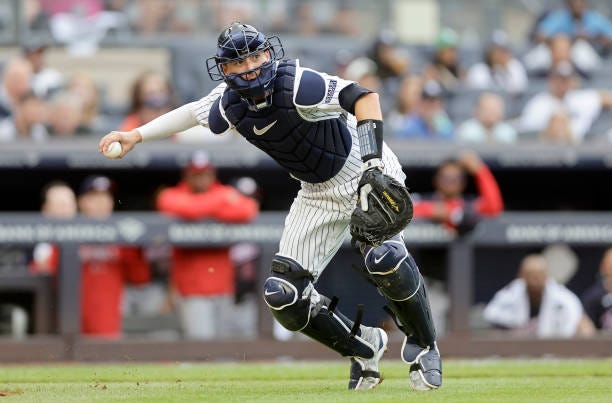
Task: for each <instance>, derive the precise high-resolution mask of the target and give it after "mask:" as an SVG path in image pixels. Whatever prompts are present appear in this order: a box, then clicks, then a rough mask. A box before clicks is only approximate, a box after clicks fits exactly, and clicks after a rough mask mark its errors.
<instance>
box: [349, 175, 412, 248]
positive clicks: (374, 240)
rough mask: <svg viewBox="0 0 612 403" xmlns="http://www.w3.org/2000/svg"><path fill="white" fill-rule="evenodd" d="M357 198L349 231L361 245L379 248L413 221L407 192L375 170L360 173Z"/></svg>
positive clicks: (388, 177)
mask: <svg viewBox="0 0 612 403" xmlns="http://www.w3.org/2000/svg"><path fill="white" fill-rule="evenodd" d="M357 196H358V200H357V206H356V208H355V210H354V211H353V214H352V215H351V223H350V231H351V236H352V237H353V238H355V239H356V240H358V241H360V242H364V243H367V244H369V245H373V246H377V245H380V244H381V243H382V242H383V241H385V240H386V239H389V238H391V237H392V236H393V235H395V234H397V233H399V232H400V231H402V230H403V229H404V228H405V227H406V226H407V225H408V224H409V223H410V220H411V219H412V211H413V209H412V200H411V199H410V193H408V189H406V187H405V186H404V185H402V184H401V183H399V182H398V181H397V180H395V179H394V178H392V177H390V176H388V175H385V174H384V173H383V172H382V170H380V169H378V168H372V169H369V170H367V171H365V172H364V173H363V175H362V176H361V180H360V181H359V188H358V193H357Z"/></svg>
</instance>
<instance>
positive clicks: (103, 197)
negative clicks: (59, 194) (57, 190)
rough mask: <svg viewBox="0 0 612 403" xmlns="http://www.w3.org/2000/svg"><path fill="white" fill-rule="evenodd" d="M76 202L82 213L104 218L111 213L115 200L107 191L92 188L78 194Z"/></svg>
mask: <svg viewBox="0 0 612 403" xmlns="http://www.w3.org/2000/svg"><path fill="white" fill-rule="evenodd" d="M78 204H79V210H80V211H81V213H82V214H83V215H86V216H88V217H93V218H97V219H105V218H107V217H108V216H110V215H111V214H112V212H113V208H114V205H115V202H114V200H113V196H112V195H111V194H110V193H109V192H106V191H98V190H93V191H89V192H87V193H85V194H83V195H81V196H79V199H78Z"/></svg>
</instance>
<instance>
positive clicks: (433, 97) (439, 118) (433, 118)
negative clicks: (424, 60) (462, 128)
mask: <svg viewBox="0 0 612 403" xmlns="http://www.w3.org/2000/svg"><path fill="white" fill-rule="evenodd" d="M390 123H392V126H391V132H392V133H393V136H394V137H397V138H406V139H423V140H452V139H453V130H454V129H453V123H452V122H451V120H450V118H449V117H448V114H447V113H446V111H445V110H444V104H443V101H442V88H441V87H440V84H438V83H437V82H436V81H428V82H426V83H424V84H423V89H422V91H421V99H420V101H419V102H418V105H417V107H416V109H415V111H414V112H413V113H411V114H410V115H408V116H404V117H403V118H402V119H394V121H393V122H390Z"/></svg>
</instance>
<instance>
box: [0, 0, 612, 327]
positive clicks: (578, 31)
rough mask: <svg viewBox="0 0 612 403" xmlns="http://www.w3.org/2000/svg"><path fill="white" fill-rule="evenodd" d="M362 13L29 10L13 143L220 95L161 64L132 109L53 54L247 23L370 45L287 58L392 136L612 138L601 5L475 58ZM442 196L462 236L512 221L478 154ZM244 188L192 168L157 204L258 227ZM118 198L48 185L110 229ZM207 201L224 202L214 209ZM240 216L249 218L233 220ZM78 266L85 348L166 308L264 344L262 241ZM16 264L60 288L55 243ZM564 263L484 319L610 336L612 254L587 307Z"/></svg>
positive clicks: (168, 6)
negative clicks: (374, 99)
mask: <svg viewBox="0 0 612 403" xmlns="http://www.w3.org/2000/svg"><path fill="white" fill-rule="evenodd" d="M365 3H367V2H360V1H354V2H351V1H336V2H328V1H322V0H312V1H297V0H278V1H262V2H259V1H248V0H208V1H197V0H192V1H190V0H186V1H176V2H175V1H165V0H105V1H104V0H78V1H77V0H55V1H51V0H25V1H23V2H21V3H20V4H21V12H22V15H23V17H24V19H25V22H26V25H27V28H28V30H29V32H31V33H33V34H36V35H29V36H26V37H24V38H23V40H21V42H20V47H19V52H18V54H17V55H12V56H10V57H7V58H6V59H4V60H0V62H1V63H2V66H1V80H0V147H1V143H3V142H5V143H6V142H15V141H35V142H44V141H49V140H52V139H56V138H57V139H66V138H76V137H83V138H84V137H87V136H90V137H91V138H92V139H93V138H95V139H98V138H99V137H100V136H101V135H102V134H105V133H106V132H108V131H111V130H131V129H133V128H136V127H138V126H140V125H142V124H144V123H147V122H149V121H150V120H152V119H154V118H155V117H157V116H160V115H162V114H163V113H165V112H167V111H169V110H171V109H173V108H175V107H177V106H179V105H180V104H182V103H183V102H188V101H193V100H194V96H204V95H206V94H205V93H202V94H197V95H196V94H193V92H191V91H192V90H193V88H197V87H199V86H201V83H196V82H189V81H188V82H187V84H186V85H179V83H178V80H177V74H179V73H177V72H176V71H171V72H170V74H168V75H165V74H164V73H162V72H161V71H162V69H161V68H159V67H160V66H151V68H149V69H146V70H143V71H138V72H135V73H138V76H137V77H136V79H135V80H134V81H133V83H132V85H131V86H130V88H125V89H124V94H125V95H124V101H123V102H119V103H113V102H111V101H110V100H109V98H108V97H107V91H106V88H104V84H103V83H100V82H97V81H96V79H95V78H94V77H93V76H92V75H91V74H90V73H88V72H87V71H86V70H85V69H84V70H82V71H80V72H78V73H71V74H70V75H68V74H66V73H65V72H63V71H61V70H60V69H58V68H57V67H56V66H53V65H50V64H49V63H48V62H47V57H46V56H47V55H48V51H49V50H50V49H58V48H60V47H64V46H65V47H66V49H67V51H68V52H70V53H71V54H75V55H79V56H80V57H88V55H89V56H91V55H92V54H93V55H95V52H96V51H97V49H99V46H100V44H101V43H103V40H104V39H105V38H108V37H109V36H112V37H114V38H130V37H131V36H132V35H139V36H140V37H147V36H151V37H154V36H155V35H158V34H173V35H178V36H180V35H187V34H188V35H199V34H203V32H205V33H206V34H207V35H209V36H210V37H213V38H216V33H217V31H218V30H219V29H221V28H222V27H224V26H226V25H227V23H228V22H230V21H232V20H241V21H243V22H246V23H254V24H256V25H257V26H258V27H260V28H261V29H262V30H263V31H264V32H268V33H273V34H275V33H279V34H281V39H283V38H284V36H283V34H287V35H288V36H289V35H290V34H291V35H295V34H297V35H299V36H300V37H303V38H307V37H315V38H316V37H318V36H319V35H340V36H346V37H349V38H359V41H358V46H353V47H352V48H350V49H334V50H333V53H332V55H333V56H332V57H329V56H330V54H329V53H326V52H327V50H325V51H324V50H323V49H316V48H312V49H308V50H307V51H304V50H302V51H301V53H302V54H294V53H291V50H289V56H290V57H297V56H303V57H304V58H310V60H309V61H315V63H314V65H315V67H321V69H322V70H323V71H327V72H329V73H335V74H337V75H339V76H341V77H344V78H347V79H350V80H355V81H358V82H360V83H361V84H362V85H363V86H365V87H367V88H370V89H372V90H375V91H377V92H379V93H380V94H381V100H382V103H383V108H384V113H385V122H386V123H385V136H386V138H387V139H390V140H395V141H407V142H408V141H435V142H455V143H463V144H466V145H474V144H483V143H489V144H500V145H504V144H513V143H517V142H543V143H555V144H579V143H588V142H594V141H612V110H611V109H612V15H609V14H605V13H601V12H600V11H598V10H595V9H594V8H593V7H592V4H591V3H592V2H589V1H588V0H559V1H556V2H554V6H553V7H549V8H543V9H542V10H540V13H539V15H538V16H537V17H536V18H534V20H533V23H532V29H531V30H530V34H529V36H528V37H526V38H524V41H523V42H521V43H516V42H512V41H511V40H510V37H509V36H508V34H507V33H506V32H503V31H501V30H497V31H495V32H493V33H492V34H491V35H490V37H488V38H486V39H485V40H484V41H483V42H484V44H483V45H482V46H481V47H474V46H472V47H468V48H466V47H465V46H463V45H462V42H461V37H460V33H459V32H457V31H454V30H453V29H450V28H442V29H440V31H439V32H438V34H437V36H436V38H435V40H434V41H433V42H432V43H428V44H418V45H417V44H406V43H402V42H401V41H399V39H398V38H397V36H396V33H394V32H392V31H390V30H387V29H382V28H384V26H385V25H386V24H384V23H383V22H384V21H378V20H375V21H374V23H373V24H371V25H370V26H368V29H366V30H363V29H361V26H360V25H359V24H356V23H355V21H359V20H360V19H362V18H363V14H364V13H366V14H367V8H359V7H354V5H355V4H359V5H361V6H364V4H365ZM548 3H552V2H548ZM0 7H1V6H0ZM364 7H365V6H364ZM364 10H365V11H364ZM5 11H6V10H3V9H1V8H0V31H2V30H3V29H5V27H7V26H10V18H6V16H7V14H6V12H5ZM195 11H197V12H195ZM264 15H265V18H263V17H262V16H264ZM196 18H203V20H199V21H195V19H196ZM262 22H263V24H262ZM364 32H365V35H366V36H367V37H365V38H364ZM210 43H214V41H213V42H210ZM342 43H346V42H342ZM153 44H155V42H153ZM155 45H156V46H165V45H166V43H157V44H155ZM169 46H171V45H169ZM200 51H201V48H198V49H197V52H196V51H194V50H192V49H189V51H188V57H189V58H190V59H191V60H190V62H191V63H195V62H194V61H193V59H197V63H196V64H197V65H198V66H199V67H198V68H201V73H202V74H201V76H200V77H204V74H205V73H204V65H203V63H202V62H203V60H204V58H205V57H207V56H209V55H212V54H213V51H214V49H213V48H210V49H207V50H204V52H207V53H202V54H200ZM299 52H300V51H298V53H299ZM94 57H95V56H94ZM184 61H186V60H184ZM179 64H180V63H179ZM173 65H174V64H173ZM181 78H184V77H181ZM185 87H186V88H187V89H189V90H190V91H184V90H183V89H184V88H185ZM204 87H206V85H205V86H204ZM197 134H198V135H200V134H204V135H205V134H210V133H207V132H206V131H198V132H197ZM209 137H210V136H209ZM178 138H180V136H176V137H175V139H178ZM202 141H206V139H205V138H202ZM469 180H473V182H474V184H475V188H476V190H477V193H478V194H477V195H475V196H469V195H468V196H466V195H464V190H465V188H466V184H467V181H469ZM433 184H434V186H433V187H434V193H433V194H431V195H419V194H415V216H416V217H417V218H420V219H428V220H433V221H434V222H438V223H441V224H442V225H444V226H446V227H447V228H448V229H449V230H451V231H453V232H455V233H457V234H459V235H463V234H465V233H469V231H471V230H472V229H473V228H474V227H475V226H476V224H477V223H478V222H479V220H480V219H482V218H483V217H493V216H496V215H498V214H500V213H501V212H502V211H503V208H504V207H503V206H504V204H503V199H502V192H501V190H500V188H499V186H498V184H497V182H496V180H495V178H494V177H493V175H492V173H491V172H490V170H489V169H488V168H487V166H486V165H485V164H484V162H483V161H482V160H480V158H479V157H478V155H476V154H474V153H471V152H466V153H462V154H461V155H458V156H457V157H456V159H452V160H447V161H444V162H443V163H442V164H440V166H439V167H438V168H437V170H436V172H435V176H434V178H433ZM233 185H234V186H233V187H232V186H227V185H222V184H221V183H219V182H218V181H217V179H216V176H215V169H214V167H212V166H211V165H210V163H209V162H208V161H207V160H206V158H205V157H202V156H199V157H198V156H194V159H193V160H192V161H191V162H190V164H189V165H188V166H187V167H186V169H185V171H184V173H183V176H182V177H181V181H180V183H178V184H176V186H173V187H169V188H167V189H165V190H163V191H161V192H160V193H159V195H156V198H155V200H156V207H157V209H158V210H159V211H161V212H163V213H165V214H170V215H172V216H175V217H178V218H180V219H186V220H199V219H206V218H212V219H217V220H219V221H222V222H248V221H249V220H252V219H253V218H254V217H255V216H256V215H257V212H258V208H259V207H258V202H257V185H256V184H254V183H252V180H251V181H249V180H248V178H243V179H241V180H240V181H236V182H235V183H234V184H233ZM113 192H114V184H113V181H112V180H111V179H110V178H107V177H104V176H95V177H90V178H86V179H85V180H84V182H83V184H82V186H81V187H80V188H79V190H78V192H77V196H75V194H74V192H73V191H72V190H71V189H70V187H69V186H67V185H66V184H65V183H51V184H49V186H48V187H46V188H45V189H44V198H43V207H42V213H43V214H44V215H47V216H53V217H58V218H71V217H73V216H74V215H75V214H77V212H80V213H81V214H83V215H89V216H92V217H97V218H104V217H105V216H108V215H109V214H111V213H112V211H113V200H114V199H113ZM208 198H212V199H214V200H216V201H215V203H211V202H209V201H205V199H208ZM230 205H232V206H237V205H239V206H240V207H241V208H240V209H229V208H227V207H228V206H230ZM211 206H212V207H215V208H214V209H213V208H212V207H211ZM228 212H232V213H234V215H231V216H230V215H228ZM80 253H81V259H82V284H81V287H82V307H83V309H82V310H83V315H82V323H83V332H84V333H85V334H91V335H98V336H104V337H118V336H119V335H120V334H121V331H122V326H124V325H125V322H124V323H123V325H122V323H121V318H122V317H123V316H124V315H130V312H131V313H132V314H133V313H136V314H138V313H143V312H144V313H145V314H144V316H146V315H148V314H151V312H152V313H153V314H154V315H158V316H156V318H157V319H155V320H159V315H160V314H161V315H163V314H164V313H167V312H169V311H172V310H175V311H176V312H177V313H178V316H179V318H180V319H179V321H180V327H181V331H182V332H183V335H185V336H186V337H190V338H198V339H209V338H222V337H227V335H228V334H234V335H236V334H239V335H243V336H246V337H250V336H253V335H254V334H255V327H256V325H255V323H254V322H252V321H253V320H254V318H255V317H256V315H255V313H254V309H255V308H254V307H255V302H254V300H253V299H254V298H256V294H255V292H256V290H255V287H256V283H257V259H258V257H259V256H258V253H259V252H258V250H257V247H256V246H255V245H251V244H242V245H236V246H235V247H232V248H230V249H227V248H224V249H215V250H210V249H207V250H202V249H197V248H192V249H174V250H171V249H170V248H169V247H166V248H165V249H164V248H163V247H157V248H147V249H146V250H141V249H134V248H124V247H119V246H113V245H108V246H107V245H104V246H87V245H83V246H82V248H81V251H80ZM4 256H5V257H6V256H7V255H6V254H4ZM19 256H20V259H21V260H22V262H21V263H22V264H24V265H25V266H28V267H29V268H30V270H31V271H32V272H34V273H38V274H41V273H42V274H45V273H47V274H49V273H50V274H51V275H54V273H55V272H56V270H57V268H58V264H59V263H58V251H57V250H56V247H55V246H54V245H48V244H44V245H37V246H36V247H35V248H34V250H33V251H32V253H31V256H25V255H19ZM1 257H2V256H0V258H1ZM0 263H1V262H0ZM125 263H129V264H125ZM549 266H550V263H549V261H547V260H546V258H545V257H544V256H543V255H541V254H529V255H528V256H526V257H525V258H524V260H523V261H522V262H521V263H520V267H519V272H518V276H517V278H516V279H515V280H513V281H512V282H511V283H510V284H509V285H508V286H507V287H505V288H504V289H502V290H500V291H499V292H498V293H497V294H496V295H495V297H494V298H493V299H492V300H491V301H490V303H489V304H488V305H487V307H486V308H485V309H484V312H483V315H482V319H483V320H484V321H485V322H486V323H487V324H488V325H489V326H493V327H496V328H502V329H512V330H513V331H514V332H515V333H516V334H525V335H536V336H538V337H572V336H576V335H578V336H590V335H592V334H594V332H595V329H604V330H606V331H609V332H612V280H611V279H612V251H611V250H608V251H606V252H605V254H604V256H603V257H602V260H601V267H600V276H599V277H598V279H597V281H596V282H595V283H594V284H593V286H592V287H591V288H590V289H589V290H587V291H586V293H585V294H584V295H582V296H581V299H579V298H578V297H577V296H575V295H574V294H572V292H571V291H570V290H569V289H567V288H565V286H563V285H562V284H561V283H560V282H558V281H557V280H555V279H553V278H552V277H551V276H550V270H549ZM160 278H161V279H162V281H161V282H159V281H157V280H159V279H160ZM166 280H168V281H169V282H168V284H170V287H169V288H166V287H165V284H166ZM100 284H104V285H105V286H104V287H100ZM160 284H163V286H160ZM143 301H144V302H143ZM434 309H435V307H434ZM229 311H232V313H231V314H230V313H227V312H229ZM1 313H2V312H0V314H1ZM219 315H220V316H219ZM218 316H219V317H218ZM228 316H232V317H234V318H239V319H237V320H234V321H233V322H232V323H226V322H224V319H223V317H228ZM132 317H133V315H132ZM194 318H197V319H194ZM204 318H206V319H207V320H204ZM540 320H541V322H539V321H540ZM224 325H231V326H234V328H230V327H231V326H230V327H227V326H225V327H224ZM238 325H242V326H243V327H242V328H239V327H237V326H238ZM131 326H135V325H134V322H132V323H131ZM132 330H135V329H134V328H133V329H132ZM136 330H137V329H136ZM213 330H216V332H213Z"/></svg>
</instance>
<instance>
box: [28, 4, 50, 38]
mask: <svg viewBox="0 0 612 403" xmlns="http://www.w3.org/2000/svg"><path fill="white" fill-rule="evenodd" d="M23 16H24V18H25V23H26V26H27V27H28V28H29V29H30V30H32V31H35V32H36V35H40V34H42V33H47V32H48V31H49V16H48V15H47V13H46V12H45V10H44V9H43V7H42V5H41V2H40V0H25V1H23Z"/></svg>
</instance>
